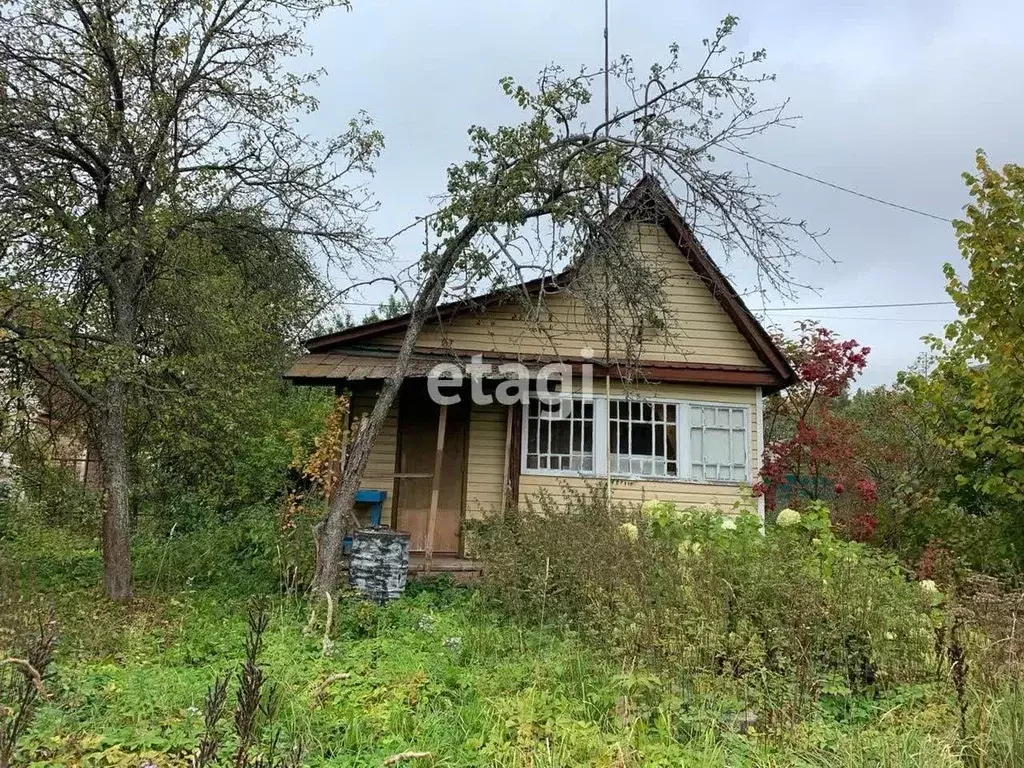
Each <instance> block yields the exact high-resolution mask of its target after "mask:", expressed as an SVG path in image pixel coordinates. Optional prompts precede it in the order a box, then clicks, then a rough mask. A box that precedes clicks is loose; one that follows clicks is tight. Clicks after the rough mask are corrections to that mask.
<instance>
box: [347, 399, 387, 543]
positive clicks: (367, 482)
mask: <svg viewBox="0 0 1024 768" xmlns="http://www.w3.org/2000/svg"><path fill="white" fill-rule="evenodd" d="M379 391H380V390H379V389H370V388H360V389H357V390H356V391H355V392H354V393H353V395H352V423H353V424H355V423H356V422H357V421H358V419H359V417H360V416H362V415H363V414H365V415H366V416H367V417H368V416H369V415H370V412H371V411H372V410H373V406H374V404H375V403H376V402H377V393H378V392H379ZM397 453H398V402H397V400H396V402H395V403H394V404H393V405H392V406H391V410H390V411H389V412H388V418H387V420H386V421H385V422H384V425H383V426H382V427H381V431H380V434H379V435H377V439H376V440H374V442H373V448H372V449H371V450H370V459H369V461H368V462H367V465H366V474H364V475H363V482H362V483H361V484H360V486H359V488H360V490H375V491H387V493H388V495H387V498H386V499H385V500H384V504H383V507H382V508H381V517H380V519H381V522H382V523H384V524H385V525H390V524H391V505H392V502H393V501H394V500H393V499H392V496H393V495H394V483H395V456H396V455H397Z"/></svg>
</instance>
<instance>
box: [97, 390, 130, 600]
mask: <svg viewBox="0 0 1024 768" xmlns="http://www.w3.org/2000/svg"><path fill="white" fill-rule="evenodd" d="M126 400H127V397H126V394H125V385H124V382H122V381H119V380H111V381H109V382H108V383H107V387H106V397H105V399H104V410H103V412H102V414H101V415H100V418H101V424H100V455H101V457H102V460H103V490H104V492H105V495H106V504H105V507H104V510H103V588H104V590H105V591H106V593H107V597H109V598H110V599H111V600H118V601H124V600H130V599H131V597H132V550H131V500H130V486H129V482H128V457H127V452H126V450H125V414H126V410H127V403H126Z"/></svg>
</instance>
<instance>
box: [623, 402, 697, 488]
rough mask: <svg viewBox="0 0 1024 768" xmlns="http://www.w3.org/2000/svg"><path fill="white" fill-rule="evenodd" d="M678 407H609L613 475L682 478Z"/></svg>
mask: <svg viewBox="0 0 1024 768" xmlns="http://www.w3.org/2000/svg"><path fill="white" fill-rule="evenodd" d="M678 412H679V406H678V405H676V403H661V402H650V401H645V400H611V401H609V403H608V440H609V445H608V448H609V458H610V460H611V471H612V474H613V475H631V476H638V477H669V478H676V477H679V474H680V473H679V441H678V434H679V430H678V426H679V413H678Z"/></svg>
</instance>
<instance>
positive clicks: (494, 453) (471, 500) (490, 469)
mask: <svg viewBox="0 0 1024 768" xmlns="http://www.w3.org/2000/svg"><path fill="white" fill-rule="evenodd" d="M507 414H508V406H507V405H501V404H500V403H493V404H492V405H473V406H472V409H471V410H470V414H469V455H468V456H467V459H466V519H467V520H479V519H480V518H482V517H484V516H485V515H486V514H487V513H488V512H490V511H492V510H497V509H499V508H500V506H501V484H502V482H503V481H504V478H505V429H506V427H505V424H506V417H507Z"/></svg>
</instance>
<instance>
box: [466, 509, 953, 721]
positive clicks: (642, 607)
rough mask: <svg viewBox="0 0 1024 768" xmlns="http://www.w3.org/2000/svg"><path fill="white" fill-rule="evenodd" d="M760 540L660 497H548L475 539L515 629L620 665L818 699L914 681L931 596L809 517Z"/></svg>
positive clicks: (929, 663)
mask: <svg viewBox="0 0 1024 768" xmlns="http://www.w3.org/2000/svg"><path fill="white" fill-rule="evenodd" d="M794 516H795V520H794V521H793V522H792V524H791V525H789V526H788V527H781V526H772V527H771V528H770V529H769V530H768V531H767V532H766V533H764V534H762V532H761V521H760V519H759V518H758V517H757V516H756V515H754V514H752V513H749V512H743V513H740V514H739V515H737V516H734V517H722V516H721V515H720V514H719V513H718V512H715V511H712V510H704V509H677V508H676V507H675V506H674V505H673V504H671V503H667V502H647V503H646V504H645V505H643V507H639V506H635V505H634V506H629V505H622V504H612V505H609V504H607V502H606V501H605V498H604V496H603V494H602V492H601V491H592V492H591V493H589V494H579V493H577V494H572V493H570V496H569V501H568V503H567V504H565V505H558V504H556V503H555V501H554V500H553V499H552V498H551V497H549V496H542V497H541V498H540V499H539V501H538V502H537V503H536V504H532V505H527V506H526V507H525V508H523V509H520V510H516V511H512V512H509V513H507V514H506V515H503V516H493V517H491V518H490V519H488V520H486V521H484V522H483V523H482V524H481V525H480V526H478V528H477V529H476V549H475V552H476V553H477V556H478V557H479V558H480V559H482V560H483V563H484V573H485V577H484V581H483V584H482V589H483V591H484V594H485V596H487V597H488V598H490V599H491V600H492V601H493V603H494V604H495V605H496V606H499V607H500V608H501V609H502V610H505V611H509V612H511V613H513V614H515V615H516V616H518V617H520V618H521V619H525V620H528V621H533V622H540V623H547V622H552V621H557V622H558V623H559V624H561V625H563V626H564V627H566V628H568V629H571V630H573V631H575V632H578V633H580V634H581V635H582V636H584V638H585V639H586V640H587V641H588V642H590V643H591V644H596V645H598V646H599V647H602V648H604V649H605V650H607V651H610V652H612V653H614V654H616V655H617V656H620V657H622V658H624V659H637V658H639V659H644V660H646V661H648V662H650V663H653V664H654V665H655V666H656V667H658V668H661V669H668V670H672V671H674V672H678V673H689V674H691V675H692V674H700V673H713V674H716V675H726V676H729V677H731V678H734V679H737V680H746V681H749V682H752V683H754V682H756V685H757V687H758V689H759V690H760V691H761V692H762V694H763V696H764V697H765V698H767V699H770V700H782V701H787V702H793V701H796V702H798V703H799V702H803V701H804V700H806V701H807V703H809V702H811V701H817V700H818V699H820V698H821V697H823V696H843V695H846V694H849V693H850V692H851V691H855V690H863V689H866V688H871V689H872V690H877V689H879V688H884V687H886V686H888V685H891V684H894V683H898V682H907V681H916V680H921V679H925V678H927V676H928V675H929V674H930V672H931V671H932V670H933V669H934V666H933V664H934V662H933V653H934V652H933V647H934V634H933V629H932V627H933V620H934V619H933V616H932V613H933V611H934V610H935V609H934V608H933V601H934V599H935V596H934V594H932V593H929V592H926V591H925V590H923V589H922V588H921V587H920V586H919V585H918V584H917V583H915V582H912V581H908V579H907V577H906V575H905V574H904V572H903V571H902V570H901V569H900V568H899V567H898V565H897V564H896V561H895V560H894V559H893V558H891V557H887V556H885V555H882V554H880V553H879V552H877V551H875V550H873V549H871V548H869V547H867V546H865V545H862V544H858V543H853V542H847V541H842V540H840V539H838V538H837V537H836V536H834V535H833V533H832V531H831V526H830V523H829V519H828V511H827V510H826V509H825V508H824V507H822V506H814V507H812V508H811V509H809V510H807V511H805V512H804V514H803V515H802V516H801V515H797V514H796V513H792V514H791V515H788V514H787V515H783V516H782V519H783V522H786V521H788V520H790V519H791V518H793V517H794Z"/></svg>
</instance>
